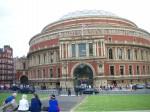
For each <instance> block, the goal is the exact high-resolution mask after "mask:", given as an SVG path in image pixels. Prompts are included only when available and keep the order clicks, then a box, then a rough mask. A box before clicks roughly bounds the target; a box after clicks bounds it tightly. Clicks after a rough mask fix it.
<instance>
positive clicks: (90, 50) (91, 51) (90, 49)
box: [89, 43, 93, 56]
mask: <svg viewBox="0 0 150 112" xmlns="http://www.w3.org/2000/svg"><path fill="white" fill-rule="evenodd" d="M89 55H90V56H93V43H89Z"/></svg>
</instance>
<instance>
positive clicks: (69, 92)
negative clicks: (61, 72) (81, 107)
mask: <svg viewBox="0 0 150 112" xmlns="http://www.w3.org/2000/svg"><path fill="white" fill-rule="evenodd" d="M68 96H71V90H70V88H68Z"/></svg>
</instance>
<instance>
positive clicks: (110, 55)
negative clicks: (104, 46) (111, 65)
mask: <svg viewBox="0 0 150 112" xmlns="http://www.w3.org/2000/svg"><path fill="white" fill-rule="evenodd" d="M108 53H109V54H108V55H109V59H113V52H112V49H111V48H110V49H109V50H108Z"/></svg>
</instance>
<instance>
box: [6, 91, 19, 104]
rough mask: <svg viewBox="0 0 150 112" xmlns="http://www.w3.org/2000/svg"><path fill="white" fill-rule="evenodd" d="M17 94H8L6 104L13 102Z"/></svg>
mask: <svg viewBox="0 0 150 112" xmlns="http://www.w3.org/2000/svg"><path fill="white" fill-rule="evenodd" d="M16 96H17V93H12V95H11V96H8V97H7V98H6V100H5V102H4V104H7V103H11V102H12V101H13V100H15V98H16Z"/></svg>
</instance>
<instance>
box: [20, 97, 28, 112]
mask: <svg viewBox="0 0 150 112" xmlns="http://www.w3.org/2000/svg"><path fill="white" fill-rule="evenodd" d="M28 110H29V102H28V100H27V95H25V94H23V95H22V99H21V100H20V101H19V107H18V112H28Z"/></svg>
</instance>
